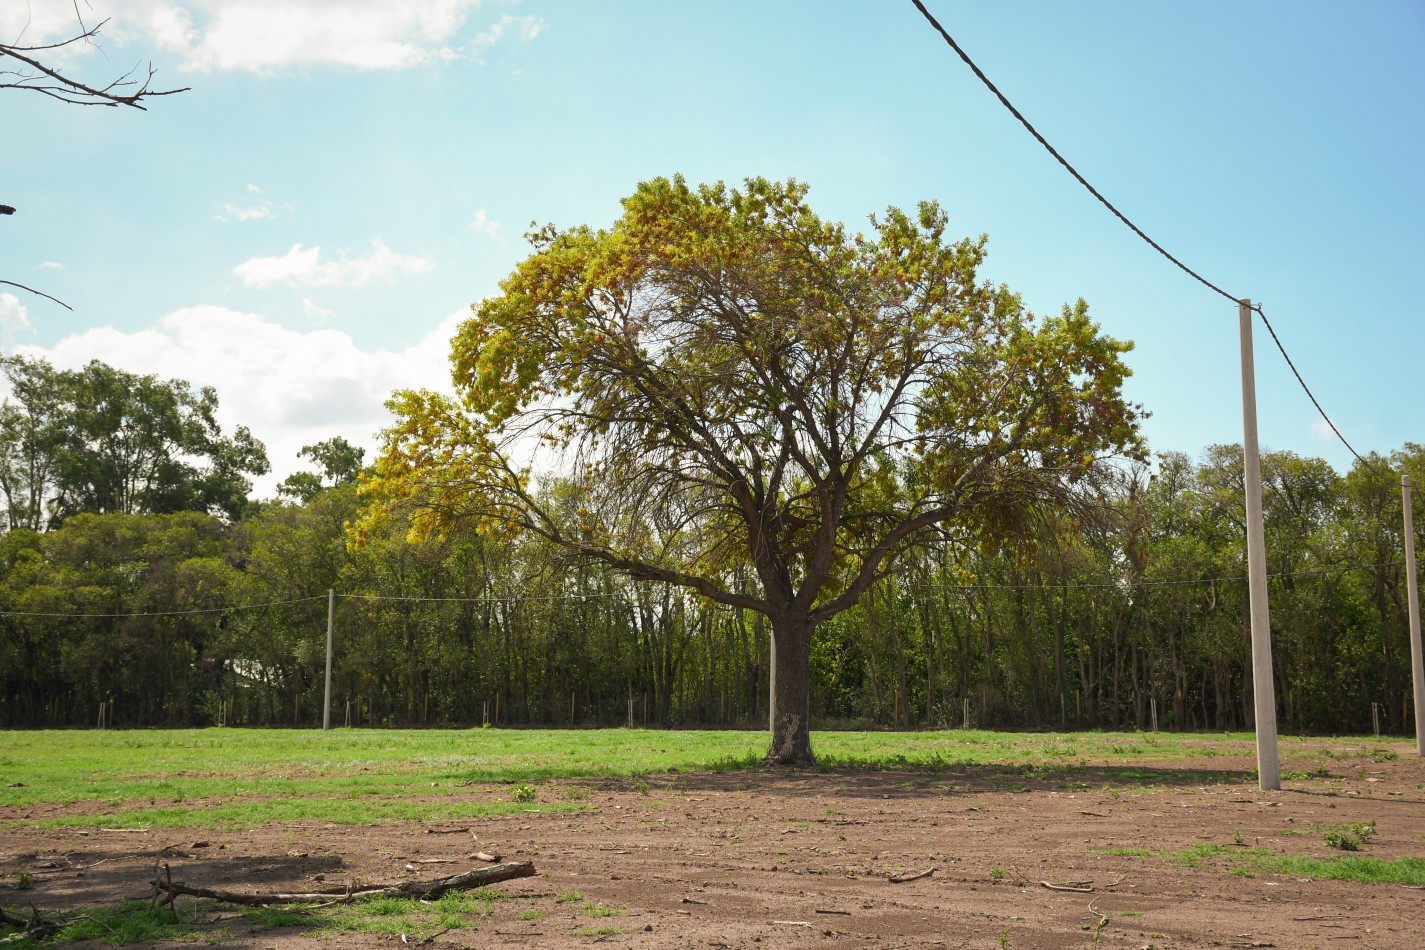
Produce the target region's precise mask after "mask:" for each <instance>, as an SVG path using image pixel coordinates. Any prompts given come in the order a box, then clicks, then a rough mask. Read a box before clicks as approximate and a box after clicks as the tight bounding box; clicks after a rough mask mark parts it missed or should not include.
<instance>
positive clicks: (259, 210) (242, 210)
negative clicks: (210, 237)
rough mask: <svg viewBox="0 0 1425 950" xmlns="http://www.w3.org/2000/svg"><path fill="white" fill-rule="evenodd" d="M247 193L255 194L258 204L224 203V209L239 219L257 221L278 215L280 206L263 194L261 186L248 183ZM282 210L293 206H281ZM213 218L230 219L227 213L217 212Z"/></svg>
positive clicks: (287, 209) (289, 209)
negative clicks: (244, 205)
mask: <svg viewBox="0 0 1425 950" xmlns="http://www.w3.org/2000/svg"><path fill="white" fill-rule="evenodd" d="M247 193H248V194H250V195H253V196H255V197H256V198H257V199H258V201H257V203H256V204H250V205H247V206H246V207H243V206H242V205H235V204H232V203H227V204H224V205H223V210H224V211H226V212H227V214H228V215H231V216H232V217H234V218H236V219H237V220H238V221H257V220H260V219H262V218H275V217H277V212H278V210H279V209H278V206H277V205H275V204H273V203H272V201H271V199H269V198H268V197H267V196H266V195H264V194H263V192H262V189H261V188H259V187H257V186H256V185H248V186H247ZM281 210H283V211H291V210H292V206H291V205H283V206H282V207H281ZM213 220H215V221H226V220H228V218H227V216H226V215H221V214H215V215H213Z"/></svg>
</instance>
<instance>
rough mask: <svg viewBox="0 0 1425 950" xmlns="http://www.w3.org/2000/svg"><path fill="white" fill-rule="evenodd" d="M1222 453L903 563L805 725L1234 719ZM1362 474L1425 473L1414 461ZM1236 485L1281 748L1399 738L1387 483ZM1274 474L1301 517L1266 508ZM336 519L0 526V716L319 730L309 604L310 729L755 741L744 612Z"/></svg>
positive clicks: (326, 515)
mask: <svg viewBox="0 0 1425 950" xmlns="http://www.w3.org/2000/svg"><path fill="white" fill-rule="evenodd" d="M1233 458H1238V459H1240V455H1237V454H1236V453H1235V452H1234V451H1233V447H1231V446H1225V447H1222V448H1221V449H1217V448H1214V449H1212V450H1209V451H1207V452H1205V453H1203V454H1202V455H1201V456H1200V457H1199V458H1197V459H1195V460H1194V459H1190V458H1188V457H1187V456H1186V455H1182V454H1179V453H1170V454H1168V455H1167V456H1164V457H1162V458H1160V459H1159V462H1158V465H1157V467H1156V472H1155V475H1154V477H1153V478H1152V479H1151V481H1147V482H1146V484H1145V483H1144V480H1143V479H1142V478H1135V477H1133V472H1132V471H1131V470H1130V471H1128V472H1119V473H1118V474H1117V476H1116V477H1112V478H1110V477H1108V474H1110V473H1105V475H1104V478H1103V482H1102V491H1103V496H1104V499H1105V501H1106V503H1107V505H1108V509H1107V513H1106V514H1099V515H1096V516H1095V517H1093V518H1091V519H1087V520H1079V519H1071V518H1067V517H1066V518H1060V519H1059V521H1058V523H1057V525H1056V524H1052V523H1049V524H1046V525H1044V526H1043V527H1044V529H1045V534H1044V535H1042V536H1041V537H1040V538H1039V541H1038V543H1037V544H1035V545H1032V546H1031V545H1002V544H1001V545H994V544H989V543H984V544H979V543H977V544H974V545H964V544H956V545H952V544H940V543H936V544H926V545H921V546H918V547H916V548H915V549H913V550H911V551H909V552H908V553H907V555H906V556H905V557H904V558H903V559H902V561H901V563H900V567H899V568H898V570H896V571H895V572H893V573H892V574H890V575H888V576H887V577H885V578H883V579H881V580H880V581H878V582H877V583H876V584H875V585H873V587H872V588H871V590H870V591H869V592H868V595H867V596H866V597H864V598H862V600H861V601H860V603H858V604H857V605H856V606H855V607H852V608H850V609H848V610H846V611H843V612H842V613H840V614H838V615H837V616H835V617H833V618H832V619H831V620H829V621H827V622H826V623H824V624H823V625H822V626H821V628H820V629H819V631H818V636H817V638H816V640H815V642H814V645H813V648H812V652H811V657H810V662H809V676H810V683H811V689H810V692H811V696H812V699H811V702H810V710H809V711H810V714H811V716H812V718H813V721H814V722H816V723H817V724H818V725H824V726H828V727H830V726H836V725H842V726H850V727H855V728H868V727H882V728H892V727H895V728H907V727H909V728H920V727H932V728H941V727H945V726H958V725H960V724H961V723H962V722H964V721H965V720H966V718H968V720H969V722H970V723H971V724H972V725H978V726H991V727H1008V728H1025V727H1029V728H1061V727H1067V728H1070V729H1072V728H1093V727H1098V728H1145V729H1146V728H1150V727H1151V726H1152V723H1153V715H1154V712H1155V711H1156V714H1157V720H1158V724H1159V727H1160V728H1163V729H1174V728H1196V729H1241V728H1245V727H1246V726H1247V725H1248V723H1249V722H1250V720H1249V718H1248V717H1249V715H1250V712H1251V704H1250V701H1249V700H1246V699H1245V697H1244V686H1245V680H1244V675H1245V671H1246V670H1247V668H1248V667H1247V664H1248V663H1249V662H1250V654H1249V649H1248V640H1247V635H1246V632H1245V629H1246V626H1245V625H1246V619H1245V618H1246V615H1245V610H1244V605H1245V601H1246V593H1245V587H1244V585H1245V574H1246V570H1245V563H1244V560H1243V553H1242V543H1241V538H1240V535H1241V529H1240V527H1234V526H1232V525H1228V526H1227V527H1226V528H1224V527H1223V525H1222V523H1221V515H1220V514H1219V512H1218V508H1219V507H1220V506H1222V507H1227V508H1231V507H1233V506H1234V505H1237V506H1240V497H1236V498H1234V495H1233V493H1234V492H1236V491H1240V486H1234V481H1233V478H1232V473H1231V468H1232V464H1231V462H1230V460H1231V459H1233ZM1372 461H1373V464H1375V465H1376V466H1377V467H1386V466H1390V465H1394V466H1395V467H1398V468H1399V467H1403V468H1406V469H1407V470H1411V471H1412V474H1414V475H1415V476H1416V477H1425V451H1422V449H1421V448H1420V447H1419V446H1414V445H1408V446H1406V447H1405V448H1403V449H1402V450H1400V451H1399V452H1396V453H1393V455H1392V456H1391V457H1389V458H1386V457H1381V458H1376V459H1373V460H1372ZM1264 468H1265V469H1266V470H1268V471H1273V472H1280V473H1281V476H1280V477H1273V478H1272V479H1271V480H1270V481H1269V484H1268V486H1267V490H1266V497H1267V499H1268V505H1267V523H1268V530H1269V531H1271V532H1273V533H1274V536H1277V534H1276V533H1277V532H1280V536H1282V537H1287V536H1289V537H1292V538H1294V539H1295V541H1294V542H1293V546H1292V547H1290V548H1285V547H1283V546H1282V545H1273V546H1270V547H1269V554H1270V556H1271V558H1272V563H1271V565H1270V566H1269V570H1270V572H1271V574H1272V577H1271V581H1270V582H1271V584H1272V591H1271V593H1272V616H1273V618H1274V621H1273V623H1274V626H1273V631H1272V634H1273V637H1274V639H1275V649H1274V654H1275V657H1276V674H1277V677H1278V683H1277V686H1278V689H1277V696H1278V702H1279V716H1280V718H1281V724H1282V728H1283V729H1289V730H1292V731H1299V732H1302V731H1304V732H1311V731H1327V732H1338V733H1339V732H1368V731H1369V730H1370V729H1371V728H1372V715H1371V713H1372V703H1375V704H1378V706H1377V710H1378V712H1379V714H1380V716H1381V723H1382V728H1384V729H1387V730H1390V731H1405V730H1408V729H1410V728H1412V726H1413V724H1412V723H1411V722H1410V720H1409V718H1408V715H1409V703H1408V701H1409V692H1408V690H1409V653H1408V650H1407V648H1406V643H1407V641H1406V639H1405V636H1406V633H1405V615H1404V586H1403V585H1404V577H1403V567H1402V565H1401V563H1400V556H1399V554H1398V552H1399V546H1398V545H1399V541H1400V539H1399V530H1400V528H1399V525H1400V517H1399V516H1400V511H1399V508H1398V506H1399V498H1400V495H1399V492H1398V489H1397V486H1396V485H1395V483H1394V480H1393V479H1390V478H1385V479H1382V478H1380V477H1379V476H1377V475H1375V474H1373V473H1371V472H1369V471H1368V470H1366V469H1364V468H1363V467H1360V466H1358V467H1357V468H1355V469H1353V470H1352V471H1351V472H1348V473H1346V474H1344V475H1342V474H1338V473H1334V472H1329V471H1326V470H1322V469H1320V468H1319V466H1318V465H1317V463H1316V461H1315V460H1312V459H1302V458H1300V457H1297V456H1293V455H1287V454H1281V455H1278V454H1276V453H1268V454H1267V456H1266V457H1265V458H1264ZM1224 470H1225V471H1224ZM1293 471H1295V472H1298V473H1305V481H1306V482H1307V484H1308V486H1314V487H1313V492H1314V495H1313V496H1312V497H1316V498H1319V499H1323V500H1324V503H1323V504H1322V505H1320V506H1318V507H1316V508H1315V509H1302V508H1300V507H1299V506H1297V507H1293V506H1292V505H1291V504H1289V502H1288V499H1287V497H1286V494H1285V492H1286V491H1287V490H1291V491H1292V492H1293V493H1294V495H1293V497H1296V496H1297V495H1299V494H1300V493H1301V492H1302V487H1301V485H1300V484H1296V482H1299V481H1300V479H1295V478H1294V477H1293V476H1291V473H1292V472H1293ZM1303 510H1311V511H1314V514H1313V515H1312V517H1311V518H1308V519H1302V517H1301V515H1300V513H1301V511H1303ZM359 511H360V502H359V499H358V498H357V496H356V486H355V484H352V483H347V484H344V485H339V486H333V487H328V488H324V489H322V490H320V491H319V492H317V493H316V494H315V495H313V496H312V497H311V498H310V499H309V500H308V501H307V502H305V503H300V504H298V503H290V502H271V503H263V504H261V505H254V506H250V507H249V508H248V509H246V511H245V513H244V515H243V517H242V518H241V519H240V520H238V521H236V522H230V521H226V520H224V519H222V518H218V517H214V516H212V515H209V514H204V513H201V512H178V513H173V514H146V515H124V514H88V513H82V514H79V515H75V516H73V517H71V518H68V519H65V520H64V521H62V522H61V523H59V524H58V525H56V526H53V527H52V528H51V530H48V531H45V532H35V531H32V530H28V529H25V528H14V529H11V530H8V531H6V532H4V533H3V534H0V726H6V727H13V726H40V725H84V724H86V723H92V722H93V721H94V718H95V715H96V713H97V708H98V704H99V703H100V702H107V703H111V704H112V705H111V706H110V707H109V708H110V710H111V712H112V715H113V717H114V721H116V722H117V723H118V724H120V725H164V724H176V723H185V724H207V723H212V722H215V721H216V720H217V718H218V715H219V711H220V710H224V709H225V710H226V717H227V721H228V722H229V723H232V724H245V723H252V724H276V725H290V724H293V723H298V724H304V725H311V724H314V723H317V722H320V721H321V695H322V693H321V690H322V685H321V683H322V675H321V674H322V663H323V650H324V643H325V629H326V596H325V593H326V590H327V589H328V588H335V589H336V590H337V591H338V593H339V596H338V598H337V615H336V631H337V635H336V666H335V672H334V695H335V697H336V706H335V709H334V714H335V721H336V722H338V723H342V722H345V721H346V715H347V712H348V710H349V711H350V716H351V721H352V722H353V723H355V724H358V725H384V724H411V725H419V724H426V725H433V724H440V723H455V724H465V725H473V724H478V723H480V722H483V721H486V719H488V720H489V721H491V722H494V723H499V724H505V725H515V724H526V723H528V724H549V725H570V724H575V725H593V724H602V725H620V724H624V723H627V722H628V721H629V717H630V707H632V719H633V722H634V723H635V724H637V725H644V724H648V725H699V724H706V725H731V726H737V725H740V726H746V727H752V728H766V725H767V714H768V697H769V691H768V680H767V676H768V663H769V659H770V657H769V646H770V643H769V641H770V637H769V627H770V625H769V623H768V622H767V620H766V618H765V616H764V615H762V614H760V613H758V612H756V611H752V610H748V609H738V608H731V607H726V606H724V605H719V604H716V603H713V602H710V601H708V600H706V599H705V598H700V597H697V596H695V595H691V594H689V593H688V592H686V591H685V590H682V589H680V588H678V587H677V586H676V585H671V584H664V583H650V582H639V583H635V582H631V581H629V580H627V579H626V578H622V577H620V576H619V574H618V573H617V572H616V571H613V570H611V569H608V568H606V567H604V566H601V565H599V564H598V563H596V562H589V561H587V560H574V559H570V558H569V557H568V555H567V554H566V553H564V552H562V551H561V549H560V548H559V547H558V546H556V545H552V544H550V543H549V542H547V541H545V540H543V539H540V538H538V537H537V536H535V535H531V534H524V535H521V536H518V537H512V538H499V537H494V536H489V535H480V534H477V533H475V532H473V531H451V532H449V533H447V534H446V535H445V536H444V537H441V538H426V539H424V540H413V539H412V538H411V537H410V527H411V524H410V521H409V519H408V518H407V517H405V516H403V515H400V514H399V513H397V514H395V515H393V516H392V518H391V519H390V520H388V521H387V522H385V523H384V524H383V525H382V526H380V528H379V529H377V530H375V531H373V533H372V534H371V535H370V536H369V538H368V543H367V544H365V545H363V546H361V547H358V548H355V549H348V547H347V543H346V540H347V536H346V528H345V525H346V524H347V523H348V522H350V521H352V520H353V519H355V518H356V517H357V516H358V514H359ZM1274 521H1278V523H1275V524H1274V523H1273V522H1274ZM1422 521H1425V519H1417V524H1419V523H1421V522H1422ZM1420 541H1425V538H1421V539H1418V541H1417V543H1419V542H1420ZM1393 545H1394V546H1393ZM750 582H751V581H750V578H748V577H746V576H744V578H743V579H742V581H741V583H750ZM737 583H738V581H737V580H736V578H734V589H736V585H737ZM197 610H206V611H209V612H207V613H192V612H191V611H197ZM172 611H184V612H185V613H181V614H174V613H171V612H172ZM78 615H89V616H78ZM116 615H127V616H116ZM134 615H139V616H134ZM1061 651H1062V659H1061V656H1060V654H1061Z"/></svg>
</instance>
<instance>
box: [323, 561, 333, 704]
mask: <svg viewBox="0 0 1425 950" xmlns="http://www.w3.org/2000/svg"><path fill="white" fill-rule="evenodd" d="M335 613H336V591H334V590H332V589H331V588H330V587H328V588H327V687H326V690H325V691H324V692H323V693H322V731H323V732H325V731H326V730H328V729H330V728H331V727H332V615H333V614H335Z"/></svg>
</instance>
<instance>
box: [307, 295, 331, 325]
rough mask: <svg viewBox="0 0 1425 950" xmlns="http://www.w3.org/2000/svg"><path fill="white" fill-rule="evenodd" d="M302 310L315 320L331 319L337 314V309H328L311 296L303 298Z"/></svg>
mask: <svg viewBox="0 0 1425 950" xmlns="http://www.w3.org/2000/svg"><path fill="white" fill-rule="evenodd" d="M302 312H303V313H305V314H306V315H307V316H309V317H311V318H312V319H314V320H330V319H331V318H332V317H334V316H336V311H335V310H328V309H327V308H326V307H322V306H319V305H318V304H317V303H315V302H314V301H313V300H312V298H311V297H303V298H302Z"/></svg>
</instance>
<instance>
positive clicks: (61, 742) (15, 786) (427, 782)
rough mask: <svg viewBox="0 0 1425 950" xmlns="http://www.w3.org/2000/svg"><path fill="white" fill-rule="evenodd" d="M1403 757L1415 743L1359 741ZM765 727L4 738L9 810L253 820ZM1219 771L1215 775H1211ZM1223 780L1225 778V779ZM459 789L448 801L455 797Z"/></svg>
mask: <svg viewBox="0 0 1425 950" xmlns="http://www.w3.org/2000/svg"><path fill="white" fill-rule="evenodd" d="M1357 744H1358V746H1359V747H1360V748H1361V749H1362V750H1363V752H1364V753H1365V754H1368V755H1374V756H1379V757H1394V756H1395V755H1397V754H1398V751H1399V750H1405V749H1406V748H1407V744H1406V743H1405V741H1404V740H1388V739H1371V740H1360V742H1359V743H1357ZM814 746H815V750H816V754H817V756H818V758H819V761H820V764H821V767H822V768H823V769H831V768H858V769H925V770H936V769H949V768H961V767H967V766H981V767H984V766H990V767H1000V768H1004V769H1012V770H1016V772H1017V774H1020V775H1023V776H1026V777H1039V778H1044V777H1053V776H1054V775H1055V774H1068V773H1070V772H1073V771H1076V770H1080V769H1084V768H1098V769H1102V770H1109V771H1110V772H1111V774H1112V775H1113V777H1114V778H1115V779H1116V780H1118V781H1121V782H1123V783H1127V784H1131V783H1133V782H1135V781H1140V780H1141V781H1152V779H1153V776H1154V775H1157V774H1161V773H1160V771H1153V770H1148V769H1144V768H1141V767H1140V766H1143V765H1145V764H1147V763H1159V764H1160V766H1161V764H1162V763H1168V764H1169V765H1170V764H1171V763H1172V762H1174V761H1176V760H1189V759H1191V760H1195V761H1198V762H1200V761H1201V760H1202V759H1205V758H1206V759H1211V758H1217V757H1245V758H1249V759H1250V757H1251V756H1252V755H1253V754H1254V751H1253V745H1252V737H1251V736H1250V735H1249V734H1245V733H1239V734H1168V733H1101V732H1084V733H1069V734H1021V733H1000V732H985V731H972V730H952V731H945V732H898V733H893V732H842V733H837V732H823V733H817V734H815V736H814ZM766 748H767V738H766V735H765V734H763V733H760V732H746V731H674V730H666V731H665V730H644V729H604V730H580V731H573V730H502V729H473V730H419V731H416V730H410V731H406V730H363V729H352V730H347V729H342V730H333V731H331V732H327V733H323V732H318V731H297V730H271V729H269V730H257V729H201V730H161V731H160V730H152V731H134V732H121V731H110V732H97V731H42V732H9V733H5V734H3V744H0V749H3V751H0V806H25V805H33V804H40V803H55V804H71V803H75V802H95V803H98V804H99V805H100V807H99V808H98V809H95V811H96V812H98V813H99V814H98V815H85V816H67V817H61V818H52V819H44V820H43V823H49V824H58V825H84V824H96V823H99V822H101V821H102V823H103V824H106V825H109V826H112V827H137V826H140V825H142V826H145V827H148V826H152V827H164V826H181V825H189V826H213V827H253V826H256V825H260V824H264V823H267V822H275V821H293V820H301V819H309V818H310V819H321V820H324V821H329V822H335V823H345V822H350V823H356V822H371V821H379V820H382V819H387V820H398V819H420V820H444V819H449V818H462V817H474V816H477V815H481V814H491V813H496V812H501V811H516V810H520V809H527V808H530V807H539V808H542V809H549V808H563V809H571V810H577V809H578V808H579V807H580V805H579V803H578V801H577V800H575V801H541V802H539V803H538V805H537V806H536V805H532V802H533V801H534V798H537V797H538V796H537V790H535V789H534V788H533V786H530V791H534V792H535V795H534V798H531V797H530V791H526V792H523V793H521V794H513V793H512V794H511V796H510V800H509V801H507V802H506V801H498V802H489V801H485V802H468V801H466V802H457V801H455V800H454V799H455V796H454V793H455V792H456V790H458V789H460V788H462V787H464V786H465V785H467V784H469V783H487V782H511V783H519V784H520V785H521V786H524V785H526V784H527V783H535V784H537V783H540V782H542V781H545V780H549V779H581V778H589V779H597V778H629V779H637V778H638V777H639V776H644V775H649V774H655V773H666V772H669V771H689V770H732V769H745V768H751V767H753V766H755V765H756V764H757V763H758V762H759V760H760V759H761V757H762V755H763V754H764V752H765V751H766ZM1282 754H1283V761H1284V763H1285V764H1284V768H1285V769H1286V770H1287V772H1288V774H1292V770H1296V772H1297V773H1298V774H1302V775H1307V774H1310V770H1311V769H1312V768H1315V767H1319V765H1320V763H1321V757H1322V756H1329V755H1330V753H1329V751H1326V750H1324V749H1322V748H1319V747H1317V746H1315V745H1311V744H1309V740H1297V739H1291V738H1285V739H1283V740H1282ZM1204 778H1207V776H1206V774H1205V773H1204ZM1219 778H1220V776H1219ZM446 796H450V799H451V800H449V801H444V800H442V799H443V798H444V797H446Z"/></svg>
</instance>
